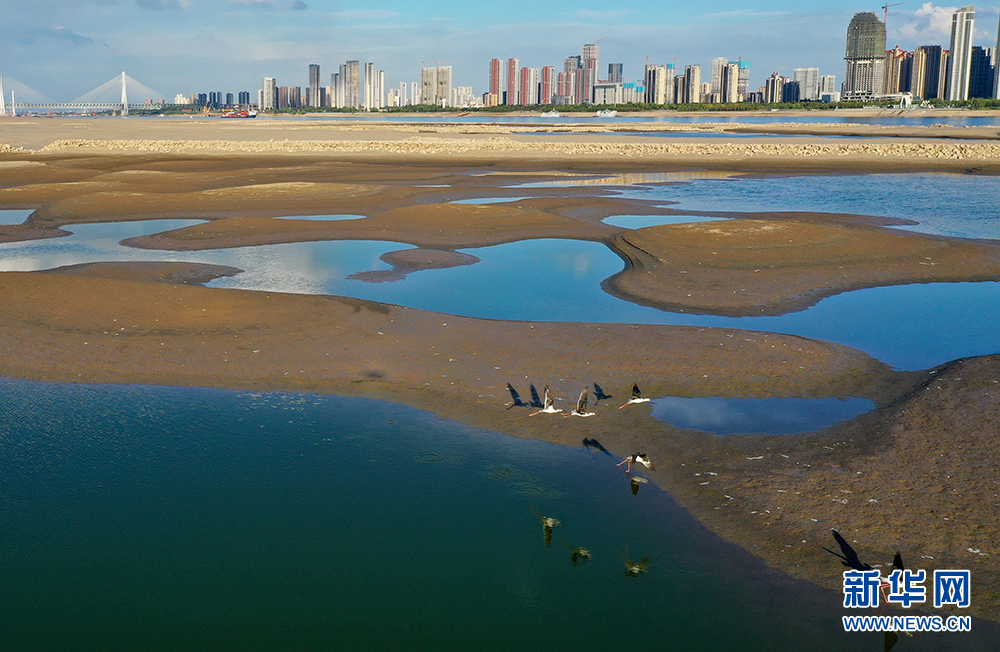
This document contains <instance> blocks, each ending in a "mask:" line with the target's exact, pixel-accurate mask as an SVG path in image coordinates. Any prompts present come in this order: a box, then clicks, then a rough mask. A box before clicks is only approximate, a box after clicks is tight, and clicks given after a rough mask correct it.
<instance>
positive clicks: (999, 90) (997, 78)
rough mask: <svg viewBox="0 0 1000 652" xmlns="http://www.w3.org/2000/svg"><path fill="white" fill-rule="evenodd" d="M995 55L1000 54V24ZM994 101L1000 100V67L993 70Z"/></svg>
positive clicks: (999, 25)
mask: <svg viewBox="0 0 1000 652" xmlns="http://www.w3.org/2000/svg"><path fill="white" fill-rule="evenodd" d="M994 52H995V53H1000V24H998V25H997V47H996V49H995V50H994ZM990 97H992V98H993V99H995V100H996V99H1000V65H996V66H994V70H993V95H991V96H990Z"/></svg>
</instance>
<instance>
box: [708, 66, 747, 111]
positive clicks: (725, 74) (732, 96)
mask: <svg viewBox="0 0 1000 652" xmlns="http://www.w3.org/2000/svg"><path fill="white" fill-rule="evenodd" d="M739 87H740V66H739V63H737V62H736V61H733V62H731V63H729V62H727V63H726V64H725V65H724V66H722V73H721V76H720V86H719V99H721V100H722V101H723V102H726V103H728V104H733V103H736V102H739V101H740V99H741V97H740V92H739ZM713 94H714V93H713Z"/></svg>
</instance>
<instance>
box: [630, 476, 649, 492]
mask: <svg viewBox="0 0 1000 652" xmlns="http://www.w3.org/2000/svg"><path fill="white" fill-rule="evenodd" d="M628 479H629V480H631V481H632V495H633V496H637V495H639V485H641V484H646V483H647V482H649V480H647V479H646V478H640V477H639V476H637V475H629V477H628Z"/></svg>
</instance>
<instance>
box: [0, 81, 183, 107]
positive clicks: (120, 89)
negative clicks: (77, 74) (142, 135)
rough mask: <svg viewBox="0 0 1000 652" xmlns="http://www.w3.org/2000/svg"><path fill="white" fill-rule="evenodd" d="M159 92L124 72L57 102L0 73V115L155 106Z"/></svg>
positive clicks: (160, 95) (159, 96)
mask: <svg viewBox="0 0 1000 652" xmlns="http://www.w3.org/2000/svg"><path fill="white" fill-rule="evenodd" d="M163 97H164V96H163V95H162V94H161V93H158V92H157V91H155V90H153V89H152V88H150V87H149V86H146V85H145V84H143V83H142V82H140V81H136V80H135V79H132V78H131V77H129V76H128V75H126V74H125V73H124V72H123V73H122V74H121V75H117V76H115V77H114V78H113V79H110V80H108V81H107V82H106V83H104V84H101V85H100V86H98V87H97V88H95V89H94V90H92V91H90V92H89V93H84V94H83V95H81V96H80V97H78V98H76V99H75V100H73V101H72V102H58V101H56V100H53V99H52V98H51V97H48V96H47V95H45V94H44V93H40V92H38V91H36V90H35V89H33V88H31V87H30V86H27V85H25V84H22V83H21V82H19V81H17V80H16V79H12V78H10V77H4V76H3V75H2V74H0V115H7V114H11V115H17V112H18V111H38V110H42V111H120V112H121V114H122V115H128V112H129V109H144V108H150V107H152V106H159V105H160V103H161V102H163Z"/></svg>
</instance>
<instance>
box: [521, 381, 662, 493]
mask: <svg viewBox="0 0 1000 652" xmlns="http://www.w3.org/2000/svg"><path fill="white" fill-rule="evenodd" d="M507 391H508V392H510V398H511V403H510V405H508V406H507V409H508V410H509V409H511V408H513V407H533V408H538V409H536V410H535V411H534V412H532V413H530V414H529V415H528V416H529V417H533V416H535V415H537V414H562V416H563V417H571V416H576V417H592V416H594V414H595V413H594V412H588V411H587V397H588V395H589V394H590V388H588V387H584V388H583V391H581V392H580V397H579V398H578V399H577V401H576V407H575V408H574V409H572V410H570V411H569V412H567V413H565V414H563V411H562V409H561V408H557V407H556V406H555V399H553V398H552V392H551V391H550V390H549V386H548V385H545V387H544V388H543V389H542V392H543V395H544V398H539V396H538V390H537V389H535V386H534V385H531V387H530V391H531V402H530V403H525V402H524V401H523V400H522V399H521V395H520V394H519V393H518V392H517V390H516V389H514V386H513V385H511V384H510V383H507ZM594 396H595V397H596V398H597V400H596V401H595V405H596V404H597V403H599V402H600V401H602V400H607V399H610V398H614V396H613V395H612V394H605V393H604V390H603V389H601V386H600V385H598V384H597V383H594ZM648 402H649V399H648V398H643V397H642V391H641V390H640V389H639V385H638V383H632V397H631V398H630V399H629V400H628V401H626V402H625V403H624V405H622V406H620V407H619V408H618V409H619V410H621V409H622V408H626V407H628V406H630V405H634V404H636V403H648ZM583 445H584V446H587V447H588V448H589V447H591V446H593V447H595V448H598V449H600V450H602V451H604V452H605V453H608V451H607V449H606V448H604V447H603V446H601V445H600V443H599V442H597V440H594V439H584V440H583ZM608 454H609V455H610V453H608ZM622 464H625V465H627V466H626V467H625V474H626V475H628V477H629V481H630V482H631V486H632V495H633V496H635V495H637V494H638V493H639V487H640V486H641V485H644V484H646V483H647V482H649V481H648V480H646V478H643V477H640V476H635V475H632V465H633V464H642V465H643V466H645V467H646V468H647V469H650V470H653V471H655V470H656V467H654V466H653V463H652V462H651V461H650V460H649V456H648V455H646V453H633V454H632V455H629V456H628V457H626V458H625V459H623V460H622V461H621V462H619V463H618V466H621V465H622Z"/></svg>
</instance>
